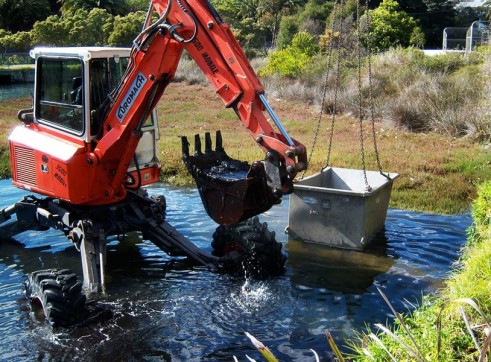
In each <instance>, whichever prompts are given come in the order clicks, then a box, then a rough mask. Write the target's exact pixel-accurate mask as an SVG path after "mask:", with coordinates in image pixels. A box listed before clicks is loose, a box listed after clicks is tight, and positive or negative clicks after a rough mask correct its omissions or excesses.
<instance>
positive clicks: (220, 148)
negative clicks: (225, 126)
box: [215, 131, 223, 152]
mask: <svg viewBox="0 0 491 362" xmlns="http://www.w3.org/2000/svg"><path fill="white" fill-rule="evenodd" d="M215 137H216V142H215V150H216V151H217V152H220V151H223V145H222V132H220V131H217V132H216V136H215Z"/></svg>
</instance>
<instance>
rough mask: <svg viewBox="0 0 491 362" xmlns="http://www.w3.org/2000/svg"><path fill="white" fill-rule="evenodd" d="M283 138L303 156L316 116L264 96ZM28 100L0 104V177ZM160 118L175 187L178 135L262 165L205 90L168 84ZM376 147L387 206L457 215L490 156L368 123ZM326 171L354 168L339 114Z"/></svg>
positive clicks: (353, 130)
mask: <svg viewBox="0 0 491 362" xmlns="http://www.w3.org/2000/svg"><path fill="white" fill-rule="evenodd" d="M269 101H270V103H271V105H272V106H273V108H274V109H275V111H276V113H277V114H278V116H279V118H280V119H281V120H282V121H283V123H284V125H285V127H286V128H287V129H288V131H289V133H290V135H291V136H292V137H293V138H295V139H298V140H299V141H300V142H302V143H303V144H305V146H306V147H307V150H308V152H309V153H310V150H311V147H312V143H313V140H314V130H315V125H316V123H317V118H318V110H316V109H315V108H314V107H309V106H308V105H306V104H305V103H303V102H301V101H287V100H283V99H275V98H273V97H271V98H269ZM30 104H31V100H30V99H29V98H26V99H17V100H11V101H4V102H0V162H3V163H2V164H1V166H0V175H1V177H4V178H5V177H10V170H9V166H8V162H7V161H8V152H7V136H8V134H9V133H10V131H11V130H12V129H13V127H14V126H15V125H18V124H20V122H19V121H18V120H17V117H16V114H17V112H18V110H19V109H22V108H28V107H30ZM157 108H158V113H159V119H160V135H161V138H160V141H159V145H158V146H159V159H160V160H161V163H162V180H164V181H167V182H172V183H175V184H179V185H185V184H191V183H192V179H191V177H190V176H189V175H188V173H187V171H186V169H185V167H184V165H183V163H182V160H181V139H180V136H187V137H188V139H189V140H190V141H192V140H193V139H194V135H195V134H197V133H199V134H201V135H202V136H203V135H204V133H205V132H210V133H211V134H214V133H215V131H216V130H218V129H219V130H221V131H222V134H223V141H224V147H225V148H226V150H227V153H228V154H229V155H230V156H231V157H233V158H236V159H241V160H247V161H249V162H252V161H254V160H258V159H263V158H264V153H263V151H262V150H261V149H260V148H259V147H258V146H257V145H256V143H255V142H254V140H253V138H252V137H251V135H250V133H249V132H248V131H247V130H246V128H245V126H244V125H243V124H242V123H241V122H240V121H239V120H238V118H237V116H236V114H235V112H233V110H231V109H225V108H224V106H223V102H222V101H221V100H220V99H219V97H218V96H217V95H216V94H215V92H214V91H213V90H212V89H211V88H210V87H209V86H204V85H199V84H198V85H196V84H195V85H189V84H187V83H182V82H176V83H172V84H170V85H169V87H168V89H167V91H166V93H165V94H164V96H163V98H162V99H161V101H160V102H159V104H158V106H157ZM375 126H376V132H377V143H378V149H379V152H380V158H381V162H382V166H383V169H384V170H385V171H390V172H397V173H399V174H400V177H399V178H398V179H397V180H396V181H395V183H394V186H393V191H392V198H391V203H390V207H393V208H398V209H409V210H417V211H424V212H433V213H446V214H448V213H460V212H466V211H468V210H469V207H470V203H471V201H472V200H473V199H474V198H475V196H476V185H477V184H478V183H479V182H480V181H482V180H487V179H491V167H490V165H489V162H490V161H489V160H490V159H491V150H490V149H489V146H486V145H485V144H480V143H478V142H477V141H473V140H472V139H470V138H454V137H452V136H449V135H442V134H437V133H434V132H428V133H411V132H407V131H403V130H392V129H388V128H386V127H385V126H384V124H383V123H381V122H377V123H376V125H375ZM329 127H330V119H329V118H328V117H326V116H324V117H323V119H322V122H321V128H320V132H319V137H318V140H317V145H316V148H315V152H314V155H313V157H312V160H311V161H312V162H311V165H310V167H309V170H308V172H307V173H306V175H309V174H312V173H315V172H317V171H319V170H320V169H321V168H322V166H324V165H325V161H326V155H327V146H328V129H329ZM334 128H335V132H334V138H333V147H332V152H331V158H330V161H331V165H332V166H336V167H346V168H357V169H359V168H361V158H360V140H359V124H358V121H357V120H355V119H353V118H351V117H349V116H339V117H338V118H337V120H336V123H335V127H334ZM364 129H365V147H366V159H367V169H369V170H373V169H376V163H375V158H374V153H373V146H372V141H371V133H370V132H371V129H370V127H369V125H368V124H367V125H366V126H365V127H364Z"/></svg>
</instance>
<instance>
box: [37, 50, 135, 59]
mask: <svg viewBox="0 0 491 362" xmlns="http://www.w3.org/2000/svg"><path fill="white" fill-rule="evenodd" d="M130 50H131V49H130V48H111V47H36V48H34V49H32V50H31V51H30V53H29V54H30V55H31V57H32V58H34V59H36V58H37V57H39V56H74V57H79V58H83V59H84V60H89V59H94V58H112V57H115V56H119V57H128V56H129V55H130Z"/></svg>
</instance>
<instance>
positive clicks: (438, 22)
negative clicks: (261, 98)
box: [400, 0, 470, 48]
mask: <svg viewBox="0 0 491 362" xmlns="http://www.w3.org/2000/svg"><path fill="white" fill-rule="evenodd" d="M400 7H401V10H403V11H405V12H406V13H408V14H411V16H413V17H414V19H415V20H416V21H418V25H419V26H420V27H421V29H422V30H423V33H424V35H425V39H426V46H427V47H429V48H440V47H441V45H442V37H443V29H445V28H446V27H448V26H459V24H456V15H457V11H456V10H455V1H453V0H400ZM413 14H414V15H413ZM469 25H470V24H469ZM466 26H467V25H466Z"/></svg>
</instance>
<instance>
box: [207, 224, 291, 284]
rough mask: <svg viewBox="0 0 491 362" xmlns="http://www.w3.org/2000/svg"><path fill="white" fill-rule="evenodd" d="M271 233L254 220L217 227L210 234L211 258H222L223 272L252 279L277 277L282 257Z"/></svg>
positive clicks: (284, 260)
mask: <svg viewBox="0 0 491 362" xmlns="http://www.w3.org/2000/svg"><path fill="white" fill-rule="evenodd" d="M275 236H276V235H275V232H274V231H273V232H271V231H269V230H268V227H267V224H266V223H260V222H259V219H258V218H257V217H254V218H252V219H248V220H245V221H242V222H240V223H238V224H235V225H232V226H223V225H221V226H219V227H218V228H217V229H216V231H215V233H214V234H213V241H212V244H211V246H212V248H213V255H215V256H218V257H223V260H224V263H223V268H224V271H225V272H227V273H231V274H241V275H246V276H247V277H253V278H266V277H269V276H277V275H281V274H283V273H284V271H285V262H286V256H285V255H283V253H282V252H281V249H282V245H281V244H280V243H278V242H277V241H276V238H275Z"/></svg>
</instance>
